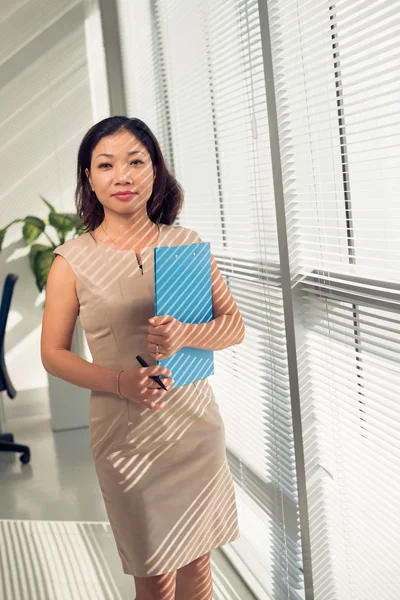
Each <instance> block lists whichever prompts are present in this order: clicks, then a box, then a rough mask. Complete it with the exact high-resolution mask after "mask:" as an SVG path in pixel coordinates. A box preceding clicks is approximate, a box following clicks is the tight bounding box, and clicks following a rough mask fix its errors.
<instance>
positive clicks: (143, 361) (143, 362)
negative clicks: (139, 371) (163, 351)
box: [136, 356, 168, 392]
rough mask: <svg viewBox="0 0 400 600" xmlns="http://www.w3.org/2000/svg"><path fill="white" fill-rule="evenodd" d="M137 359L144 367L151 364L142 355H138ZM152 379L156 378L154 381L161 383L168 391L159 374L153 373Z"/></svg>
mask: <svg viewBox="0 0 400 600" xmlns="http://www.w3.org/2000/svg"><path fill="white" fill-rule="evenodd" d="M136 360H137V361H138V362H140V364H141V365H142V367H148V366H149V365H148V364H147V362H146V361H145V360H144V359H143V358H142V357H141V356H137V357H136ZM151 379H154V381H155V382H156V383H158V385H161V387H162V389H163V390H165V391H166V392H168V390H167V388H166V387H165V385H164V384H163V382H162V381H161V379H160V377H159V375H152V376H151Z"/></svg>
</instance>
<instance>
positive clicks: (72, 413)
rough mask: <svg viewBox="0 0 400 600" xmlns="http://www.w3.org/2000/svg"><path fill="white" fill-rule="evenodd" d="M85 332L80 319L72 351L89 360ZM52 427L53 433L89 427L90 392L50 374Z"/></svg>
mask: <svg viewBox="0 0 400 600" xmlns="http://www.w3.org/2000/svg"><path fill="white" fill-rule="evenodd" d="M85 344H86V342H85V338H84V331H83V329H82V326H81V323H80V320H79V317H78V319H77V321H76V325H75V330H74V335H73V338H72V345H71V351H72V352H73V353H74V354H77V355H78V356H81V357H82V358H84V359H85V360H88V356H87V350H86V345H85ZM47 375H48V380H49V401H50V412H51V427H52V429H53V431H63V430H65V429H80V428H82V427H89V403H90V390H87V389H84V388H81V387H78V386H76V385H73V384H72V383H69V382H68V381H64V379H60V378H59V377H54V375H51V373H48V374H47Z"/></svg>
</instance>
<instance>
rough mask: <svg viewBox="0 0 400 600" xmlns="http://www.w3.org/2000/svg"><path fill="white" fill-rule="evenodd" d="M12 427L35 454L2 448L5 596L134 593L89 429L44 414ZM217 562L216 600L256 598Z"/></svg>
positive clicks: (0, 526)
mask: <svg viewBox="0 0 400 600" xmlns="http://www.w3.org/2000/svg"><path fill="white" fill-rule="evenodd" d="M7 429H8V430H11V431H12V432H13V433H14V435H15V437H16V441H18V442H20V443H26V444H28V445H30V447H31V452H32V460H31V464H30V465H25V466H23V465H21V463H20V462H19V460H18V458H15V457H14V456H13V455H9V454H0V490H1V493H0V498H1V503H0V555H1V556H2V560H0V600H59V599H60V600H61V599H62V600H92V599H93V600H94V599H96V600H103V599H104V600H105V599H107V600H114V599H115V600H132V599H133V598H134V591H133V590H134V587H133V582H132V578H131V577H130V576H127V575H124V574H123V572H122V570H121V565H120V561H119V557H118V554H117V551H116V548H115V544H114V540H113V538H112V535H111V532H110V529H109V526H108V524H107V517H106V513H105V509H104V505H103V500H102V497H101V495H100V491H99V486H98V483H97V479H96V474H95V471H94V466H93V463H92V457H91V453H90V448H89V435H88V430H87V429H81V430H75V431H66V432H59V433H57V434H53V432H52V431H51V428H50V422H49V419H48V418H47V417H46V416H45V415H43V414H42V415H37V416H31V417H29V418H24V419H13V420H10V421H9V422H8V423H7ZM37 548H40V549H41V550H40V551H37ZM83 564H85V565H86V566H85V568H82V565H83ZM212 566H213V576H214V590H215V593H214V597H215V600H255V599H254V596H253V595H252V594H251V593H250V592H249V590H248V589H247V587H246V586H245V585H244V583H243V582H242V580H241V579H240V578H239V577H238V576H237V575H236V573H235V572H234V571H233V569H232V568H231V567H230V564H229V562H228V561H227V560H226V558H225V557H224V554H223V553H222V552H221V551H219V550H217V551H215V552H213V554H212ZM56 581H57V583H56ZM46 594H47V595H46Z"/></svg>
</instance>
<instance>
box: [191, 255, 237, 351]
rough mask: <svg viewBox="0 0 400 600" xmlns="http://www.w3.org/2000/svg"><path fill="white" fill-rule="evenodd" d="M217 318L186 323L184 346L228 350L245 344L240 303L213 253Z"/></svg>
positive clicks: (214, 299) (213, 287) (213, 283)
mask: <svg viewBox="0 0 400 600" xmlns="http://www.w3.org/2000/svg"><path fill="white" fill-rule="evenodd" d="M211 279H212V304H213V319H212V321H210V322H209V323H201V324H199V325H191V324H188V323H185V333H184V337H185V343H184V344H183V346H191V347H192V348H202V349H203V350H224V348H229V347H230V346H233V345H235V344H241V343H242V341H243V339H244V334H245V328H244V323H243V319H242V316H241V314H240V312H239V309H238V307H237V304H236V302H235V300H234V298H233V296H232V294H231V292H230V290H229V288H228V286H227V285H226V283H225V281H224V279H223V277H222V275H221V272H220V270H219V269H218V266H217V263H216V260H215V258H214V257H213V256H212V257H211Z"/></svg>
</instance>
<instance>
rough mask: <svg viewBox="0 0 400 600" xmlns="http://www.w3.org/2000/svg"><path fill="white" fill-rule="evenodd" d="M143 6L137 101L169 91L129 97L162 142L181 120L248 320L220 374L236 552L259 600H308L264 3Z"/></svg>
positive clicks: (188, 191)
mask: <svg viewBox="0 0 400 600" xmlns="http://www.w3.org/2000/svg"><path fill="white" fill-rule="evenodd" d="M137 5H140V6H137ZM123 6H124V2H122V3H121V5H120V8H123ZM136 6H137V10H136V8H135V9H134V10H133V12H134V13H135V14H136V17H135V15H133V14H132V19H136V25H134V26H135V27H138V26H139V25H138V14H139V12H138V11H144V10H146V11H147V13H146V14H147V15H148V17H146V19H147V20H146V21H141V22H140V27H141V36H140V38H139V39H138V40H136V39H135V35H132V36H131V37H130V39H129V40H127V39H126V36H122V45H123V57H124V61H125V64H126V67H125V68H126V69H127V71H126V76H127V77H130V78H131V85H132V88H134V87H135V88H136V96H135V99H137V98H138V97H140V92H141V89H142V84H141V81H140V76H139V73H140V72H144V73H145V74H148V73H150V72H153V75H154V77H156V79H158V83H157V82H156V83H154V82H152V83H151V86H152V87H151V89H152V92H151V95H147V96H146V98H147V101H146V103H145V102H144V101H143V100H141V99H140V98H139V100H138V102H136V100H135V102H133V101H132V102H131V103H129V97H128V109H129V113H130V114H135V115H136V116H139V117H140V118H143V120H145V121H146V122H148V123H149V125H150V126H151V127H152V128H153V130H154V132H155V133H156V135H157V134H159V135H161V136H162V135H163V132H165V131H166V127H165V124H164V126H163V124H162V121H163V119H167V118H169V124H170V129H169V138H168V139H167V138H166V137H164V138H162V137H161V140H163V143H164V144H167V145H168V146H169V147H171V148H172V150H173V161H174V171H175V174H176V176H177V178H178V180H179V181H180V182H181V183H182V185H183V187H184V190H185V207H184V211H183V213H182V217H181V223H182V224H183V225H185V226H188V227H191V228H193V229H195V230H196V231H197V232H198V233H199V234H200V236H201V237H202V238H203V239H204V240H207V241H210V242H211V245H212V252H213V254H214V256H215V258H216V260H217V263H218V265H219V268H220V270H221V272H222V274H223V276H224V278H225V279H226V281H227V283H228V285H229V286H230V289H231V291H232V293H233V295H234V297H235V299H236V301H237V303H238V305H239V308H240V310H241V313H242V315H243V317H244V320H245V324H246V331H247V334H246V339H245V342H244V343H243V344H242V345H241V346H237V347H233V348H230V349H228V350H225V351H224V352H221V353H217V355H216V375H215V376H214V377H213V378H212V379H211V383H212V386H213V389H214V391H215V394H216V398H217V401H218V403H219V405H220V408H221V413H222V415H223V418H224V422H225V426H226V437H227V449H228V458H229V463H230V467H231V470H232V473H233V476H234V479H235V483H236V490H237V497H238V508H239V519H240V528H241V538H240V539H239V540H238V541H237V542H235V543H234V544H233V545H232V546H229V547H226V548H225V549H224V550H225V551H226V552H227V554H228V556H229V558H230V559H231V561H232V562H233V563H234V564H235V565H236V566H237V568H238V570H239V571H240V572H241V574H242V575H243V577H244V578H245V579H246V581H247V582H248V583H249V585H250V586H251V587H252V589H253V590H254V592H255V594H256V595H257V597H259V598H266V597H271V598H274V599H279V598H282V599H283V598H285V599H286V598H288V597H290V598H293V599H296V598H303V597H304V595H303V594H304V592H303V576H302V570H301V568H302V559H301V544H300V533H299V523H298V498H297V488H296V476H295V460H294V448H293V435H292V423H291V406H290V398H289V383H288V369H287V356H286V347H285V328H284V318H283V302H282V292H281V283H280V269H279V258H278V243H277V231H276V220H275V206H274V197H273V186H272V175H271V173H272V170H271V157H270V146H269V131H268V114H267V110H266V95H265V84H264V71H263V63H262V48H261V31H260V24H259V15H258V4H257V2H256V1H255V0H249V1H246V2H237V1H233V0H223V1H221V2H218V3H215V2H211V1H205V0H193V1H192V2H190V3H187V2H184V1H183V0H165V1H162V2H153V3H150V2H142V3H140V2H139V3H135V7H136ZM127 14H128V13H125V14H124V17H123V18H124V20H125V30H128V29H130V24H129V23H128V21H127V20H126V16H127ZM150 16H151V17H152V18H150ZM120 18H121V14H120ZM146 23H147V25H146ZM149 23H151V27H150V26H149ZM144 25H146V31H144V29H143V27H144ZM157 36H158V37H157ZM160 40H161V44H160ZM124 44H126V50H124ZM128 48H129V52H128V50H127V49H128ZM156 48H157V50H155V49H156ZM160 52H162V55H160ZM132 56H134V57H135V59H136V60H135V65H133V67H132V69H130V68H129V65H130V64H131V63H132ZM160 56H161V60H160ZM128 61H130V62H128ZM137 63H140V65H139V64H137ZM155 64H156V66H157V68H156V67H155V66H154V65H155ZM160 82H161V83H160ZM161 84H162V85H163V86H164V87H163V89H164V91H165V90H167V97H168V110H165V104H163V102H164V101H165V94H160V93H159V90H160V89H161V87H162V86H161ZM157 90H158V91H157ZM144 93H145V94H149V91H148V90H146V91H145V92H144ZM134 110H135V111H136V112H133V111H134ZM160 116H161V117H162V118H161V119H160Z"/></svg>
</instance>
